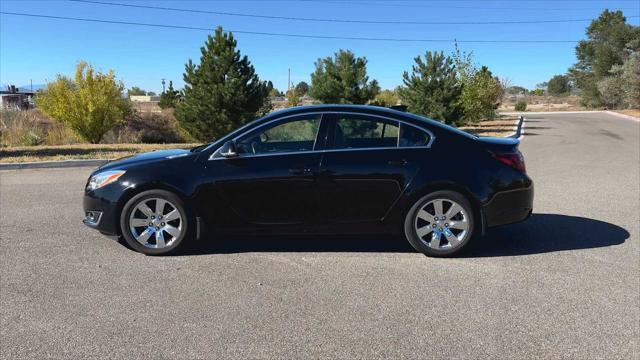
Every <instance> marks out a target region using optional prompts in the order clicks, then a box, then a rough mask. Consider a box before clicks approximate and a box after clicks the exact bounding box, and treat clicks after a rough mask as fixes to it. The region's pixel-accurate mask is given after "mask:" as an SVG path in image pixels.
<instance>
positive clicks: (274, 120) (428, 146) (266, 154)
mask: <svg viewBox="0 0 640 360" xmlns="http://www.w3.org/2000/svg"><path fill="white" fill-rule="evenodd" d="M324 114H353V115H361V116H371V117H376V118H380V119H384V120H388V121H396V122H398V123H402V124H405V125H408V126H411V127H414V128H416V129H418V130H420V131H424V132H426V133H427V134H429V143H428V144H427V145H423V146H407V147H399V146H398V147H373V148H356V149H351V148H349V149H322V150H305V151H288V152H281V153H273V154H268V153H265V154H254V155H239V156H238V157H236V158H235V159H241V158H250V157H262V156H276V155H294V154H306V153H325V152H338V151H371V150H393V149H396V150H399V149H405V150H406V149H430V148H431V146H432V145H433V142H434V141H435V139H436V136H435V135H434V134H433V132H432V131H431V130H429V129H425V128H423V127H420V126H418V125H415V124H411V123H409V122H406V121H404V120H399V119H394V118H391V117H387V116H382V115H377V114H367V113H360V112H349V111H316V112H308V113H302V114H300V113H299V114H292V115H289V116H283V117H280V118H277V119H273V120H269V121H267V122H265V123H264V124H260V125H258V126H256V127H254V128H252V129H250V130H248V131H245V132H243V133H242V134H240V135H238V136H236V137H234V138H233V139H231V140H233V141H236V140H238V139H239V138H241V137H243V136H244V135H246V134H248V133H250V132H253V131H254V130H258V129H260V128H262V127H264V126H267V125H269V124H271V123H274V122H276V121H280V120H286V119H289V118H293V117H299V116H304V115H320V116H322V115H324ZM399 137H400V133H398V138H399ZM314 146H315V142H314ZM218 150H220V149H217V150H216V151H214V152H213V153H212V154H211V156H209V160H219V159H227V158H225V157H223V156H216V155H218Z"/></svg>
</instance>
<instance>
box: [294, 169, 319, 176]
mask: <svg viewBox="0 0 640 360" xmlns="http://www.w3.org/2000/svg"><path fill="white" fill-rule="evenodd" d="M289 173H291V174H293V175H310V174H313V171H311V169H289Z"/></svg>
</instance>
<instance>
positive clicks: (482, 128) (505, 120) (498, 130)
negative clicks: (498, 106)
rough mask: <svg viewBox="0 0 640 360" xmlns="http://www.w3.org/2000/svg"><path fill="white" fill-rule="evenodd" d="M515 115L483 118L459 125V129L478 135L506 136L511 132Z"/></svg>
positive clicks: (514, 123) (515, 118)
mask: <svg viewBox="0 0 640 360" xmlns="http://www.w3.org/2000/svg"><path fill="white" fill-rule="evenodd" d="M517 120H518V118H517V117H514V116H503V117H500V118H499V119H497V120H485V121H480V122H478V123H475V124H470V125H466V126H461V127H460V128H459V129H460V130H463V131H466V132H468V133H471V134H474V135H478V136H497V137H506V136H509V135H511V134H512V133H513V131H514V130H513V127H514V126H516V124H517Z"/></svg>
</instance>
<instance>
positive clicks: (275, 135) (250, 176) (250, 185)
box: [210, 115, 324, 225]
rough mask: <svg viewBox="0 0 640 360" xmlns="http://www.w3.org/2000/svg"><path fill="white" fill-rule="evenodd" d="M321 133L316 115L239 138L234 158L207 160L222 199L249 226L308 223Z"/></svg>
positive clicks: (313, 207) (314, 206)
mask: <svg viewBox="0 0 640 360" xmlns="http://www.w3.org/2000/svg"><path fill="white" fill-rule="evenodd" d="M320 131H321V116H320V115H301V116H297V117H294V118H288V119H284V120H281V121H275V122H273V123H270V124H267V125H265V126H262V127H259V128H257V129H255V130H253V131H251V132H250V133H247V134H244V135H241V136H240V137H239V138H238V139H236V146H237V152H238V157H236V158H224V157H221V156H217V155H215V154H214V158H213V159H212V160H211V161H210V162H211V163H213V164H212V165H211V170H210V171H212V172H215V177H216V178H217V181H216V182H215V187H216V189H217V191H218V192H219V194H220V197H221V198H222V199H223V200H224V201H225V202H226V203H227V204H226V205H227V206H228V207H229V208H230V209H232V210H233V211H234V212H235V213H237V214H238V215H239V216H240V217H241V218H242V219H244V220H245V221H246V222H248V223H251V224H260V225H296V224H297V225H301V224H310V223H311V222H312V220H313V218H314V215H315V213H316V211H317V186H316V180H315V174H316V173H317V171H318V167H319V165H320V160H321V157H322V154H321V153H320V152H318V151H314V150H317V148H318V147H320V146H323V145H324V144H320V143H319V141H320V140H318V141H317V139H319V138H322V140H324V137H322V136H319V133H320ZM212 206H216V204H212Z"/></svg>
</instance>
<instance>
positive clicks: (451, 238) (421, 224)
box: [404, 190, 475, 257]
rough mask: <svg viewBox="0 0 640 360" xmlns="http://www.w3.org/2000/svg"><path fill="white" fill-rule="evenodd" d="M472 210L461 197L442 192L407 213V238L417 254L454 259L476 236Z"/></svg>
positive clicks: (426, 199)
mask: <svg viewBox="0 0 640 360" xmlns="http://www.w3.org/2000/svg"><path fill="white" fill-rule="evenodd" d="M474 224H475V222H474V217H473V208H472V207H471V204H470V203H469V201H468V200H467V199H466V198H465V197H464V196H463V195H461V194H459V193H457V192H453V191H448V190H442V191H436V192H433V193H430V194H427V195H425V196H423V197H421V198H420V199H418V200H417V201H416V202H415V203H414V204H413V206H412V207H411V208H410V209H409V210H408V211H407V213H406V215H405V221H404V234H405V237H406V238H407V240H408V241H409V243H410V244H411V246H413V248H414V249H416V250H417V251H419V252H421V253H423V254H425V255H427V256H432V257H444V256H451V255H454V254H456V253H458V252H459V251H460V250H462V249H463V248H464V247H465V246H466V245H468V244H469V242H470V241H471V239H472V238H473V235H474V233H473V232H474Z"/></svg>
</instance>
